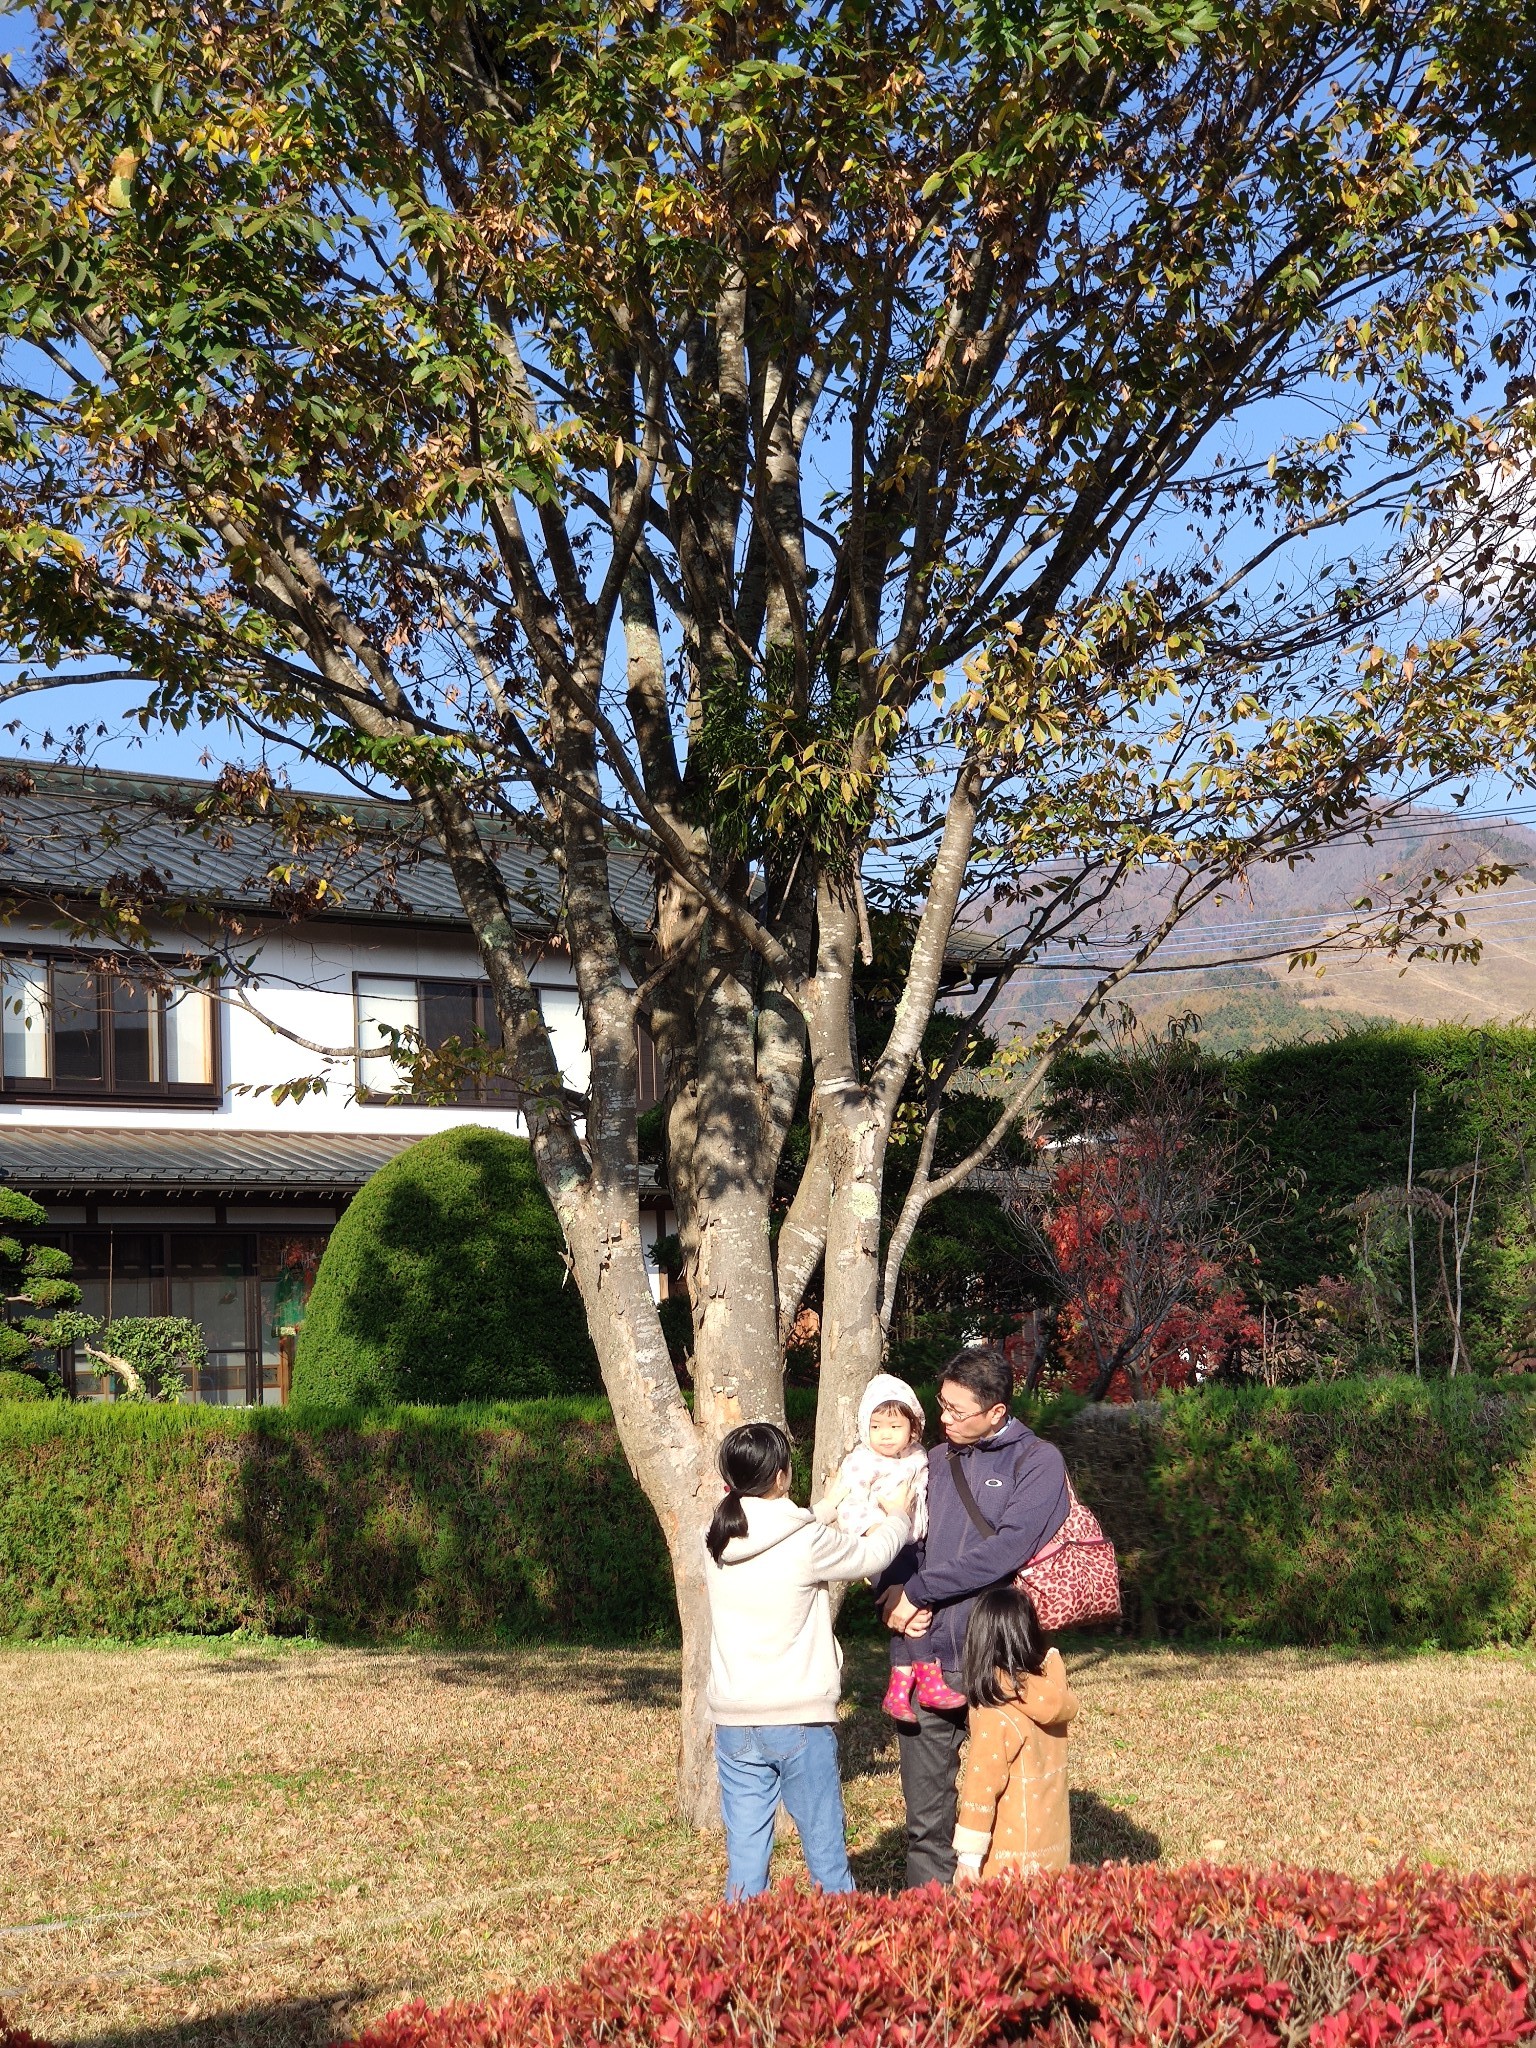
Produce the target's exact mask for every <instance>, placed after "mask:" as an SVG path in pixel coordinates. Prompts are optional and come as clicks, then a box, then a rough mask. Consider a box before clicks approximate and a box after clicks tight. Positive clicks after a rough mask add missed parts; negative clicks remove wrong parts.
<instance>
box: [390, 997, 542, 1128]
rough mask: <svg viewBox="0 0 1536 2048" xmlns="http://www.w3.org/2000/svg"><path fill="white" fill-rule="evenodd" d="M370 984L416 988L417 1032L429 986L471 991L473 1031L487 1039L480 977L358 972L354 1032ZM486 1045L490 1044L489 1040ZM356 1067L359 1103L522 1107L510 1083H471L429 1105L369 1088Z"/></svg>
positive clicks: (485, 1000)
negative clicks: (402, 984) (405, 983)
mask: <svg viewBox="0 0 1536 2048" xmlns="http://www.w3.org/2000/svg"><path fill="white" fill-rule="evenodd" d="M369 981H409V982H412V983H414V984H415V988H416V1028H417V1030H418V1031H420V1030H421V1026H422V1018H423V1015H424V1007H423V1004H424V999H423V996H422V991H423V989H425V988H427V987H428V986H434V987H438V988H467V989H470V990H472V991H473V993H474V998H475V1015H476V1022H475V1025H474V1027H473V1028H474V1029H475V1030H476V1031H478V1032H480V1033H481V1034H482V1036H485V1035H486V1034H485V1026H484V1024H483V1022H481V1021H480V1020H481V1019H482V1018H483V1017H484V1016H485V1015H486V1013H487V1011H488V1010H489V1005H490V997H491V984H490V983H489V982H488V981H486V980H485V979H484V978H483V977H481V976H478V975H473V974H385V973H383V972H381V971H379V970H378V969H373V968H370V969H366V970H362V969H360V970H357V971H355V972H354V973H353V976H352V1028H353V1030H354V1031H356V1030H357V1026H358V999H359V997H360V996H361V994H362V984H363V983H364V982H369ZM487 1043H489V1039H488V1038H487ZM359 1049H361V1048H359ZM356 1065H357V1070H358V1072H357V1099H358V1101H359V1102H369V1103H383V1104H385V1105H387V1106H389V1107H391V1108H394V1109H514V1110H515V1109H521V1107H522V1099H521V1097H520V1096H519V1095H518V1094H517V1092H516V1090H515V1089H514V1087H513V1085H512V1083H511V1081H510V1080H506V1081H499V1082H498V1081H490V1082H486V1081H470V1082H468V1083H466V1084H465V1085H464V1086H463V1087H461V1088H459V1089H457V1090H456V1091H455V1093H454V1094H453V1095H452V1096H450V1097H449V1098H448V1099H447V1100H446V1101H440V1102H429V1101H427V1100H426V1098H425V1097H424V1096H419V1095H411V1094H409V1093H406V1092H403V1091H402V1092H401V1093H398V1094H397V1093H396V1092H395V1091H394V1090H392V1089H389V1088H370V1087H369V1086H368V1083H367V1080H366V1078H365V1075H364V1063H363V1061H362V1059H361V1058H359V1059H358V1061H357V1062H356Z"/></svg>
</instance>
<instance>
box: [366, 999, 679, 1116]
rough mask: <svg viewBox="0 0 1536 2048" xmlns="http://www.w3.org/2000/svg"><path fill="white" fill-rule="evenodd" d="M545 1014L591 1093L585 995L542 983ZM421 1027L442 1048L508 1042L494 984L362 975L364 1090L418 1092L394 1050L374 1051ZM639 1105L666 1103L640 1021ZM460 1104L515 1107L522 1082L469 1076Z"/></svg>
mask: <svg viewBox="0 0 1536 2048" xmlns="http://www.w3.org/2000/svg"><path fill="white" fill-rule="evenodd" d="M534 993H535V994H536V995H537V997H538V999H539V1011H540V1014H541V1015H542V1016H543V1019H544V1022H545V1024H546V1026H547V1027H548V1030H549V1039H550V1044H551V1046H552V1048H553V1050H554V1055H555V1058H556V1059H557V1060H558V1061H559V1062H560V1071H561V1073H562V1074H563V1075H564V1076H565V1082H566V1086H567V1087H568V1088H574V1089H576V1090H577V1091H578V1092H585V1090H586V1087H587V1084H588V1079H589V1076H590V1074H591V1062H590V1061H589V1060H588V1057H587V1032H586V1024H585V1022H584V1020H583V1018H582V1014H581V999H580V997H579V996H578V995H577V993H576V991H575V989H573V988H538V989H535V991H534ZM392 1031H395V1032H403V1031H415V1032H419V1033H420V1036H421V1041H422V1043H423V1045H426V1046H428V1047H430V1048H431V1049H432V1050H433V1051H434V1052H435V1051H437V1050H439V1049H440V1048H441V1047H442V1046H444V1045H446V1044H447V1043H448V1041H449V1040H450V1039H453V1040H455V1041H457V1043H458V1044H459V1045H462V1046H466V1047H467V1046H472V1045H488V1046H499V1045H500V1044H501V1029H500V1025H499V1023H498V1021H497V1017H496V1010H495V1005H494V1003H493V1001H492V997H491V985H490V983H489V982H488V981H422V980H417V979H414V978H412V977H410V976H404V975H402V976H390V975H383V974H360V975H359V976H358V977H357V1043H358V1046H359V1049H360V1051H361V1053H362V1054H365V1055H369V1056H368V1057H360V1058H359V1060H358V1063H357V1064H358V1093H359V1094H360V1095H371V1096H375V1097H377V1096H390V1095H406V1096H408V1095H409V1093H410V1077H409V1076H408V1075H407V1074H406V1073H404V1072H403V1071H402V1069H401V1068H400V1067H399V1066H398V1065H397V1064H396V1062H395V1061H394V1060H392V1059H390V1058H389V1056H388V1054H387V1053H371V1054H370V1048H372V1047H375V1046H388V1044H389V1042H390V1038H389V1034H390V1032H392ZM635 1050H636V1053H637V1055H638V1067H637V1073H636V1083H637V1094H638V1101H639V1107H640V1108H641V1109H643V1110H644V1109H651V1108H653V1107H654V1106H655V1104H656V1103H657V1102H658V1101H659V1100H660V1094H659V1087H660V1074H659V1063H658V1061H657V1056H656V1048H655V1046H654V1045H653V1044H652V1042H651V1038H650V1035H649V1033H648V1032H646V1031H645V1030H644V1028H643V1027H642V1026H640V1025H638V1024H637V1025H636V1026H635ZM451 1099H452V1100H453V1101H455V1102H465V1103H468V1102H493V1103H500V1104H504V1105H506V1106H508V1107H513V1108H515V1107H516V1105H517V1103H518V1101H519V1099H520V1098H519V1095H518V1091H517V1088H516V1086H515V1084H514V1083H513V1082H512V1081H510V1080H508V1079H505V1078H503V1077H501V1076H499V1075H495V1074H484V1075H471V1076H467V1077H466V1078H465V1080H464V1082H463V1085H462V1086H461V1087H460V1088H459V1089H458V1091H457V1092H456V1094H455V1095H454V1096H453V1097H452V1098H451Z"/></svg>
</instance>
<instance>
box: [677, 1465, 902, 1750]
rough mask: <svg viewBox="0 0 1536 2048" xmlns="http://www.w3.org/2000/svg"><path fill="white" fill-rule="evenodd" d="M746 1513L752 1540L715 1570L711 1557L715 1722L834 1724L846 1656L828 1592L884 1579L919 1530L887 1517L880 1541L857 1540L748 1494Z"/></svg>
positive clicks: (738, 1539) (731, 1546) (730, 1548)
mask: <svg viewBox="0 0 1536 2048" xmlns="http://www.w3.org/2000/svg"><path fill="white" fill-rule="evenodd" d="M886 1463H887V1464H889V1463H890V1460H886ZM741 1505H742V1507H743V1508H744V1509H745V1511H746V1517H747V1533H746V1535H745V1536H733V1537H732V1539H731V1541H730V1542H729V1543H727V1545H726V1546H725V1551H724V1554H723V1556H722V1557H721V1559H720V1562H719V1563H718V1564H716V1562H715V1560H714V1559H713V1558H712V1557H711V1556H710V1555H709V1553H708V1551H706V1552H705V1554H704V1562H705V1566H706V1568H707V1571H706V1576H707V1578H708V1582H709V1613H710V1620H711V1622H712V1624H713V1629H712V1634H711V1639H710V1646H709V1695H708V1698H709V1711H710V1714H711V1716H712V1717H713V1719H714V1720H715V1721H716V1722H717V1723H720V1724H723V1725H724V1726H725V1727H727V1728H741V1727H746V1728H753V1727H763V1726H773V1727H783V1726H787V1725H789V1724H792V1723H800V1722H825V1721H835V1720H836V1719H837V1703H838V1701H839V1699H840V1698H841V1697H842V1691H843V1653H842V1650H841V1648H840V1647H839V1645H838V1641H837V1638H836V1636H835V1635H834V1634H833V1633H832V1604H831V1602H830V1600H829V1599H828V1598H827V1587H828V1585H829V1584H831V1583H833V1582H842V1581H845V1580H852V1579H868V1578H873V1577H875V1576H876V1574H877V1573H879V1572H883V1571H884V1570H885V1568H886V1566H887V1565H888V1564H889V1563H890V1562H891V1561H892V1559H893V1558H894V1557H895V1555H896V1553H897V1551H898V1550H900V1548H901V1546H902V1545H903V1544H904V1543H905V1542H907V1541H908V1540H909V1538H910V1537H911V1534H912V1524H911V1523H910V1521H908V1519H907V1517H906V1516H905V1515H888V1516H887V1517H886V1519H885V1520H884V1521H883V1522H882V1523H881V1524H880V1527H879V1528H878V1529H876V1530H875V1532H874V1534H873V1535H871V1536H864V1537H854V1536H845V1535H843V1534H842V1532H841V1531H840V1530H837V1529H828V1528H825V1527H824V1526H823V1525H822V1524H821V1523H820V1522H818V1521H817V1520H816V1517H815V1516H814V1515H813V1514H812V1513H811V1512H810V1510H809V1509H808V1508H797V1507H796V1506H795V1504H794V1502H793V1501H792V1500H791V1499H790V1498H789V1496H788V1495H787V1494H786V1495H784V1496H783V1497H781V1498H780V1499H778V1500H758V1499H755V1498H754V1497H752V1496H751V1495H747V1496H745V1497H744V1498H743V1500H742V1503H741Z"/></svg>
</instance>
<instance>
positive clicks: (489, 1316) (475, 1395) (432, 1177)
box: [293, 1124, 599, 1407]
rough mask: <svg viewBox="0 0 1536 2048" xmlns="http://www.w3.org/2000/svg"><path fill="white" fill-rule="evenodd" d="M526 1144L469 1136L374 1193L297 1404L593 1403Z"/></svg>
mask: <svg viewBox="0 0 1536 2048" xmlns="http://www.w3.org/2000/svg"><path fill="white" fill-rule="evenodd" d="M562 1250H563V1246H562V1240H561V1236H560V1226H559V1223H558V1222H557V1221H556V1218H555V1213H554V1211H553V1209H551V1207H550V1205H549V1200H548V1197H547V1196H546V1195H545V1193H544V1190H543V1188H542V1187H541V1186H540V1185H539V1179H538V1174H537V1172H536V1170H535V1167H534V1163H533V1153H532V1150H531V1148H530V1147H529V1146H528V1145H527V1143H526V1142H525V1141H524V1140H523V1139H521V1138H512V1137H508V1136H507V1135H506V1134H505V1133H504V1132H501V1131H492V1130H487V1129H484V1128H482V1127H480V1126H477V1125H472V1124H465V1125H460V1126H458V1127H457V1128H456V1129H454V1130H450V1131H441V1132H438V1133H437V1134H436V1135H435V1136H433V1137H430V1138H423V1139H422V1140H421V1141H420V1142H419V1143H418V1144H415V1145H412V1146H410V1147H409V1148H408V1149H407V1150H406V1151H404V1152H402V1153H401V1154H400V1155H399V1157H398V1158H396V1159H392V1160H391V1161H390V1163H389V1164H388V1165H387V1166H384V1167H382V1168H381V1169H380V1170H379V1172H377V1173H376V1174H375V1175H374V1176H373V1178H372V1179H371V1180H369V1181H368V1182H367V1183H366V1184H365V1186H364V1187H363V1188H362V1190H361V1191H360V1192H359V1194H358V1195H357V1197H356V1199H355V1200H354V1201H353V1202H352V1204H351V1206H350V1207H349V1208H348V1210H347V1211H346V1214H345V1215H344V1216H343V1217H342V1219H341V1221H340V1222H339V1223H338V1224H337V1226H336V1228H335V1230H334V1231H333V1232H332V1234H331V1240H330V1243H329V1244H328V1245H327V1246H326V1250H325V1256H324V1257H323V1258H322V1259H321V1261H320V1270H319V1272H318V1273H317V1274H316V1276H315V1285H314V1292H313V1293H312V1294H311V1296H310V1299H309V1307H308V1312H307V1314H306V1316H305V1320H304V1327H303V1330H302V1332H301V1333H300V1337H299V1345H298V1356H297V1358H296V1360H295V1363H294V1375H293V1399H294V1401H295V1403H299V1404H303V1403H311V1402H324V1403H329V1404H347V1405H354V1406H359V1407H379V1406H388V1405H391V1404H393V1403H396V1402H420V1403H429V1404H438V1403H444V1402H454V1401H495V1400H526V1399H530V1398H537V1397H539V1396H542V1395H553V1394H577V1393H585V1392H589V1391H594V1390H595V1389H596V1388H597V1387H598V1384H599V1379H598V1370H597V1359H596V1356H595V1354H594V1352H593V1349H592V1343H591V1339H590V1338H589V1337H588V1335H587V1328H586V1320H585V1317H584V1314H583V1311H582V1306H581V1297H580V1295H579V1294H578V1293H577V1291H576V1289H575V1287H574V1286H568V1285H566V1284H564V1283H565V1279H566V1273H565V1265H564V1261H563V1258H562Z"/></svg>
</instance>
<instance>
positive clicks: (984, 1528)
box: [949, 1444, 997, 1538]
mask: <svg viewBox="0 0 1536 2048" xmlns="http://www.w3.org/2000/svg"><path fill="white" fill-rule="evenodd" d="M949 1476H950V1478H951V1479H952V1480H953V1481H954V1482H955V1492H956V1493H957V1494H958V1495H959V1496H960V1505H961V1507H963V1508H964V1509H965V1512H966V1513H967V1514H968V1515H969V1516H970V1518H971V1523H972V1526H973V1527H975V1528H977V1529H979V1530H980V1531H981V1533H982V1535H983V1536H986V1537H989V1538H990V1537H993V1536H995V1535H996V1534H997V1530H996V1528H995V1527H994V1526H993V1524H992V1523H991V1522H989V1521H988V1520H987V1518H986V1516H985V1515H984V1514H983V1513H982V1512H981V1509H980V1508H979V1507H977V1505H976V1496H975V1494H974V1493H972V1491H971V1482H970V1481H969V1480H968V1479H967V1478H966V1476H965V1462H964V1460H963V1459H962V1458H961V1456H960V1453H959V1452H958V1451H957V1450H956V1449H955V1447H954V1445H953V1444H951V1445H950V1447H949Z"/></svg>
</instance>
